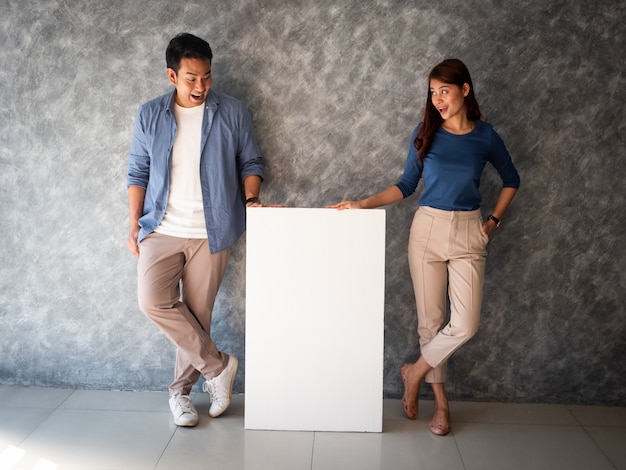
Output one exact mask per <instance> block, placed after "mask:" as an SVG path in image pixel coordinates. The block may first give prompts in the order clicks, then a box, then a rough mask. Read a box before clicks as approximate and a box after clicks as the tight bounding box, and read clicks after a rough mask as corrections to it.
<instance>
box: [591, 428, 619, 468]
mask: <svg viewBox="0 0 626 470" xmlns="http://www.w3.org/2000/svg"><path fill="white" fill-rule="evenodd" d="M582 428H583V431H585V434H586V435H587V437H588V438H589V439H590V440H591V442H593V445H594V446H596V449H598V452H600V453H601V454H602V455H603V456H604V458H605V459H606V460H607V462H609V463H610V464H611V465H612V466H613V468H615V469H617V468H618V467H617V464H615V463H614V462H613V460H612V459H611V457H610V456H608V455H607V454H606V452H604V449H602V446H601V445H600V444H599V443H598V442H597V441H596V440H595V439H594V438H593V435H592V434H591V433H590V432H589V430H588V429H587V428H585V427H584V426H582Z"/></svg>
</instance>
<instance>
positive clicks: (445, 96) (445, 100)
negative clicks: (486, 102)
mask: <svg viewBox="0 0 626 470" xmlns="http://www.w3.org/2000/svg"><path fill="white" fill-rule="evenodd" d="M469 89H470V87H469V85H468V84H467V83H465V84H463V86H462V87H459V86H458V85H455V84H453V83H444V82H442V81H441V80H437V79H436V78H433V79H431V80H430V99H431V101H432V103H433V106H434V107H435V108H436V109H437V111H439V114H441V117H442V118H443V120H444V121H446V120H448V119H451V118H454V117H459V116H462V117H465V116H466V114H465V113H466V110H465V97H466V96H467V94H468V93H469ZM461 113H463V114H461Z"/></svg>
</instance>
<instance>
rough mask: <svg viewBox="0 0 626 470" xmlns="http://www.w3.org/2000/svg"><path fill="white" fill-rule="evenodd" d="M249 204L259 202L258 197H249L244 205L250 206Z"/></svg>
mask: <svg viewBox="0 0 626 470" xmlns="http://www.w3.org/2000/svg"><path fill="white" fill-rule="evenodd" d="M251 202H261V199H259V198H258V197H249V198H248V199H246V205H248V204H250V203H251Z"/></svg>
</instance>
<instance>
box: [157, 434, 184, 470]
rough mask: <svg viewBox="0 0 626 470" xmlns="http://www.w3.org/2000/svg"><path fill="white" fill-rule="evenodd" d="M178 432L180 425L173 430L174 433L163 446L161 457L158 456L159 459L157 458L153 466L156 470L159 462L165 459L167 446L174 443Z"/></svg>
mask: <svg viewBox="0 0 626 470" xmlns="http://www.w3.org/2000/svg"><path fill="white" fill-rule="evenodd" d="M177 432H178V426H177V427H176V428H175V429H174V430H173V431H172V434H171V435H170V438H169V439H168V440H167V442H166V443H165V445H164V446H163V450H162V451H161V453H160V454H159V457H158V458H157V460H156V462H155V464H154V467H153V469H154V470H156V469H157V468H159V464H160V463H161V459H163V456H164V455H165V452H167V448H168V447H169V446H170V444H171V443H172V440H173V439H174V436H175V435H176V433H177Z"/></svg>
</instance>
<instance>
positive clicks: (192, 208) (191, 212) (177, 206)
mask: <svg viewBox="0 0 626 470" xmlns="http://www.w3.org/2000/svg"><path fill="white" fill-rule="evenodd" d="M174 115H175V116H176V126H177V133H176V140H174V148H173V151H172V175H171V179H170V194H169V198H168V200H167V208H166V209H165V216H164V217H163V220H162V221H161V224H160V225H159V226H158V227H157V228H156V229H155V231H156V232H159V233H162V234H164V235H169V236H172V237H181V238H207V233H206V222H205V219H204V209H203V206H202V188H201V186H200V140H201V136H202V118H203V117H204V104H202V105H201V106H195V107H193V108H183V107H182V106H179V105H177V104H174Z"/></svg>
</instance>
